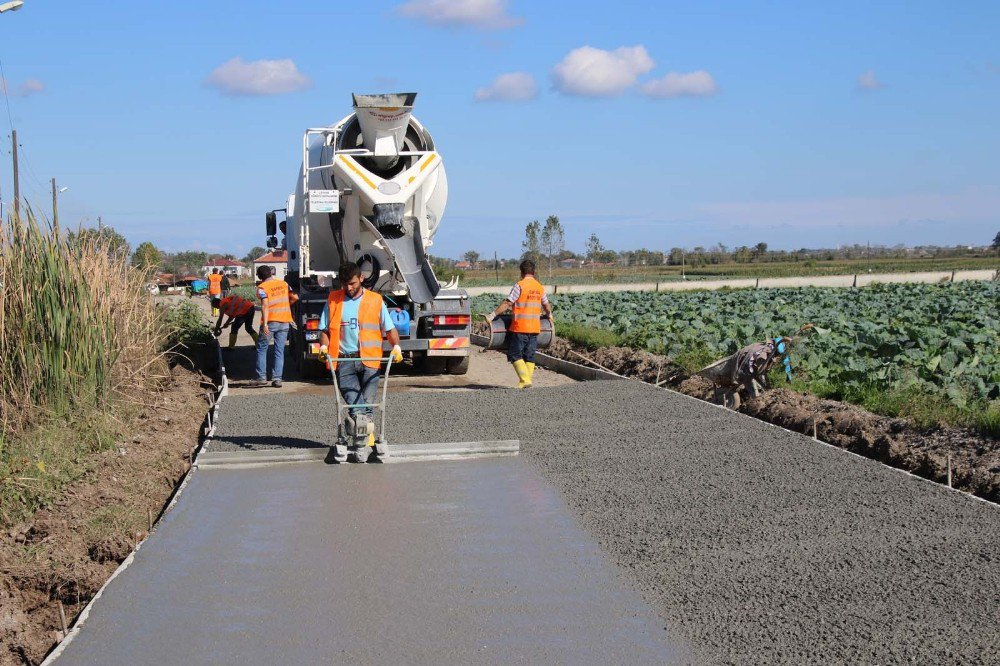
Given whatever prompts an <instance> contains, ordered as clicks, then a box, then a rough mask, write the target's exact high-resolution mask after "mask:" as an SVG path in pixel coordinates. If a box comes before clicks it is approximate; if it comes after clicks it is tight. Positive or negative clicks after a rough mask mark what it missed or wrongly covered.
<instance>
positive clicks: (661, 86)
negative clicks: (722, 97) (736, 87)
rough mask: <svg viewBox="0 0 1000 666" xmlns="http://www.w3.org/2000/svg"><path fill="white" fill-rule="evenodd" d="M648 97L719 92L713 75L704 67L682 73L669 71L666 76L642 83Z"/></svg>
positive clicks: (658, 97)
mask: <svg viewBox="0 0 1000 666" xmlns="http://www.w3.org/2000/svg"><path fill="white" fill-rule="evenodd" d="M642 92H643V94H644V95H646V96H647V97H653V98H655V99H664V98H668V97H707V96H709V95H714V94H715V93H717V92H719V87H718V86H717V85H716V84H715V79H714V78H712V75H711V74H709V73H708V72H706V71H705V70H703V69H700V70H698V71H697V72H689V73H687V74H681V73H678V72H669V73H668V74H667V75H666V76H664V77H662V78H659V79H653V80H652V81H647V82H646V83H644V84H643V85H642Z"/></svg>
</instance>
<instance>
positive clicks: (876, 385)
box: [474, 282, 1000, 408]
mask: <svg viewBox="0 0 1000 666" xmlns="http://www.w3.org/2000/svg"><path fill="white" fill-rule="evenodd" d="M499 299H500V296H481V297H479V299H477V302H476V303H475V306H474V309H475V310H477V311H485V309H486V308H488V307H490V304H491V303H492V304H494V305H495V304H496V303H497V302H499ZM552 302H553V307H554V309H555V315H556V320H557V325H558V324H562V323H567V322H573V323H576V324H582V325H586V326H589V327H594V328H599V329H605V330H608V331H610V332H612V333H613V334H614V336H615V338H617V339H618V340H619V341H620V342H621V343H622V344H626V345H629V346H633V347H638V348H645V349H647V350H649V351H652V352H656V353H661V354H666V355H668V356H671V357H672V358H675V359H681V360H682V359H685V358H686V359H696V360H697V362H698V363H701V362H702V361H707V360H711V359H715V358H721V357H723V356H726V355H729V354H731V353H733V352H735V351H736V350H737V349H738V348H739V347H741V346H743V345H746V344H749V343H751V342H754V341H757V340H762V339H764V338H766V337H768V336H775V335H794V334H795V332H796V331H797V330H798V329H799V327H800V326H802V325H803V324H806V323H812V324H813V325H815V327H816V331H817V332H816V333H815V334H814V335H811V336H810V337H809V338H808V340H807V341H806V342H805V343H804V344H801V345H798V346H797V347H796V348H795V350H794V352H793V358H792V360H793V366H794V368H795V370H796V372H797V373H798V375H799V376H800V377H801V379H802V381H803V382H808V383H809V385H810V386H811V387H812V388H818V389H822V390H821V391H819V392H822V393H824V394H827V395H839V396H843V395H847V394H850V393H852V392H855V393H857V392H859V391H861V392H863V391H868V392H871V391H873V390H875V391H881V390H916V391H919V393H921V394H925V395H933V396H935V397H939V398H941V399H943V400H946V401H947V402H948V403H950V404H952V405H954V406H955V407H958V408H965V407H967V406H972V405H973V404H976V405H981V406H983V407H986V406H987V405H986V403H988V402H989V401H993V400H997V399H998V398H1000V283H997V282H959V283H948V284H939V285H918V284H892V285H874V286H871V287H865V288H861V289H835V288H820V287H803V288H795V289H743V290H733V291H702V292H685V293H649V292H645V293H642V292H623V293H620V294H614V293H591V294H567V295H556V296H553V297H552ZM691 364H692V363H691V361H689V362H688V363H687V365H689V366H690V365H691ZM689 369H694V368H691V367H689ZM994 407H995V405H994Z"/></svg>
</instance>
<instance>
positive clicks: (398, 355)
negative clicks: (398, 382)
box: [392, 345, 403, 363]
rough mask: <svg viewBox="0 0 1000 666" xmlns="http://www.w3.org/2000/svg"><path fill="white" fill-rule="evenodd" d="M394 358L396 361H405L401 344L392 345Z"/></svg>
mask: <svg viewBox="0 0 1000 666" xmlns="http://www.w3.org/2000/svg"><path fill="white" fill-rule="evenodd" d="M392 360H393V361H395V362H396V363H402V362H403V350H402V349H401V348H400V346H399V345H393V346H392Z"/></svg>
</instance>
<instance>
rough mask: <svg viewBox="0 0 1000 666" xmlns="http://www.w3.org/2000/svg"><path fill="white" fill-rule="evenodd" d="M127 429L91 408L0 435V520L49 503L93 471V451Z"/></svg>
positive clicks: (26, 514) (108, 444)
mask: <svg viewBox="0 0 1000 666" xmlns="http://www.w3.org/2000/svg"><path fill="white" fill-rule="evenodd" d="M125 429H126V427H125V425H124V423H123V422H122V421H121V420H119V419H117V418H116V417H114V416H112V415H111V414H108V413H105V412H101V411H98V410H91V411H88V412H87V413H86V414H81V415H80V416H79V417H77V418H75V419H72V420H68V419H67V420H62V419H47V420H46V421H45V422H44V423H41V424H39V425H37V426H35V427H33V428H31V429H29V430H28V431H26V432H23V433H19V434H18V435H15V436H8V437H6V438H0V525H10V524H14V523H17V522H20V521H22V520H24V519H26V518H27V517H29V516H31V515H32V514H33V513H34V512H35V511H37V510H38V509H41V508H45V507H47V506H49V505H50V504H51V503H52V502H53V500H55V499H56V498H57V497H58V496H59V494H60V492H61V491H62V490H63V489H64V488H65V487H67V486H69V485H70V484H72V483H74V482H76V481H79V480H80V479H82V478H84V477H86V476H87V474H89V473H90V472H91V471H93V469H94V464H95V463H94V458H93V454H95V453H99V452H101V451H107V450H110V449H113V448H114V447H115V446H116V442H117V441H118V440H119V439H120V438H121V437H122V436H123V435H124V431H125Z"/></svg>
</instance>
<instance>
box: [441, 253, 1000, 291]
mask: <svg viewBox="0 0 1000 666" xmlns="http://www.w3.org/2000/svg"><path fill="white" fill-rule="evenodd" d="M489 263H490V262H488V261H483V262H482V265H484V266H485V265H488V264H489ZM538 268H539V275H538V278H539V279H540V280H541V281H542V282H543V283H545V284H560V285H562V284H594V283H609V282H656V281H661V282H667V281H670V280H680V279H681V272H682V271H681V267H680V266H673V265H671V266H667V265H663V266H607V267H604V266H602V267H598V268H596V269H590V268H586V267H584V268H553V269H552V271H551V273H550V271H549V270H548V268H547V265H546V263H545V261H544V260H542V261H541V262H540V263H539V267H538ZM997 268H1000V258H998V257H944V258H920V259H895V258H882V259H872V260H870V261H869V260H866V259H832V260H808V261H775V262H760V263H757V262H753V263H724V264H705V265H702V266H692V265H687V266H685V267H684V270H683V274H684V277H685V278H686V279H688V280H709V279H719V278H758V277H759V278H784V277H813V276H825V275H853V274H867V273H871V274H883V273H916V272H924V271H952V270H985V269H993V270H996V269H997ZM457 274H458V275H460V276H461V278H462V280H461V284H462V286H465V287H484V286H495V285H505V284H510V283H513V282H516V281H517V279H518V277H519V273H518V270H517V266H515V265H510V266H508V267H506V268H502V269H500V271H499V279H498V278H497V271H495V270H493V269H491V268H485V267H484V268H480V269H478V270H467V271H459V272H457Z"/></svg>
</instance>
